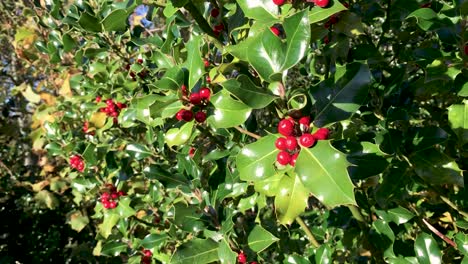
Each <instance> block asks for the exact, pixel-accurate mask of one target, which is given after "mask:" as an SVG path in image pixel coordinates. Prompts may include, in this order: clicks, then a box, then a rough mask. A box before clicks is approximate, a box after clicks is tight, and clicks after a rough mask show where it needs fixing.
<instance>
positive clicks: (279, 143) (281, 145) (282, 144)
mask: <svg viewBox="0 0 468 264" xmlns="http://www.w3.org/2000/svg"><path fill="white" fill-rule="evenodd" d="M275 146H276V148H277V149H279V150H286V139H285V138H282V137H280V138H278V139H277V140H276V141H275Z"/></svg>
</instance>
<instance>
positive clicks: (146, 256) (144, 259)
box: [140, 249, 153, 264]
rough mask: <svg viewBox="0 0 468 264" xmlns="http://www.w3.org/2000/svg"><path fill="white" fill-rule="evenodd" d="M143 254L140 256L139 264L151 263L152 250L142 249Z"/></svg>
mask: <svg viewBox="0 0 468 264" xmlns="http://www.w3.org/2000/svg"><path fill="white" fill-rule="evenodd" d="M142 253H143V256H141V261H140V263H141V264H151V257H152V256H153V252H151V250H149V249H144V250H143V251H142Z"/></svg>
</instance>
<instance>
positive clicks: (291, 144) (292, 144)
mask: <svg viewBox="0 0 468 264" xmlns="http://www.w3.org/2000/svg"><path fill="white" fill-rule="evenodd" d="M296 147H297V139H296V137H294V136H288V137H286V149H287V150H290V151H293V150H294V149H295V148H296Z"/></svg>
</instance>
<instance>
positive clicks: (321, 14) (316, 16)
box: [309, 1, 346, 24]
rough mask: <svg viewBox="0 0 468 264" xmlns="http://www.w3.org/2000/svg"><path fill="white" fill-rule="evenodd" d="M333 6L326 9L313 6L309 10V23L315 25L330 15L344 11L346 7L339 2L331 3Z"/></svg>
mask: <svg viewBox="0 0 468 264" xmlns="http://www.w3.org/2000/svg"><path fill="white" fill-rule="evenodd" d="M331 2H332V3H333V5H331V6H329V7H327V8H322V7H319V6H317V5H315V6H314V7H313V8H311V9H310V11H309V23H311V24H312V23H317V22H319V21H322V20H324V19H327V18H329V17H331V16H332V15H334V14H336V13H338V12H341V11H344V10H346V7H344V6H343V5H342V4H341V3H340V1H331Z"/></svg>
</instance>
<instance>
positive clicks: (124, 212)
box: [114, 197, 136, 219]
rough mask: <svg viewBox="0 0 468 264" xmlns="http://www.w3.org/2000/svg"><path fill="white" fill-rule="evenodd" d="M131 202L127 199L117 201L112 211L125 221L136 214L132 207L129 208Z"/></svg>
mask: <svg viewBox="0 0 468 264" xmlns="http://www.w3.org/2000/svg"><path fill="white" fill-rule="evenodd" d="M131 201H132V200H131V199H130V198H129V197H125V198H120V199H119V202H118V204H117V208H115V209H114V210H115V211H116V212H117V214H118V215H119V216H120V218H122V219H125V218H129V217H130V216H132V215H135V214H136V211H135V210H134V209H133V208H132V207H130V202H131Z"/></svg>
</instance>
